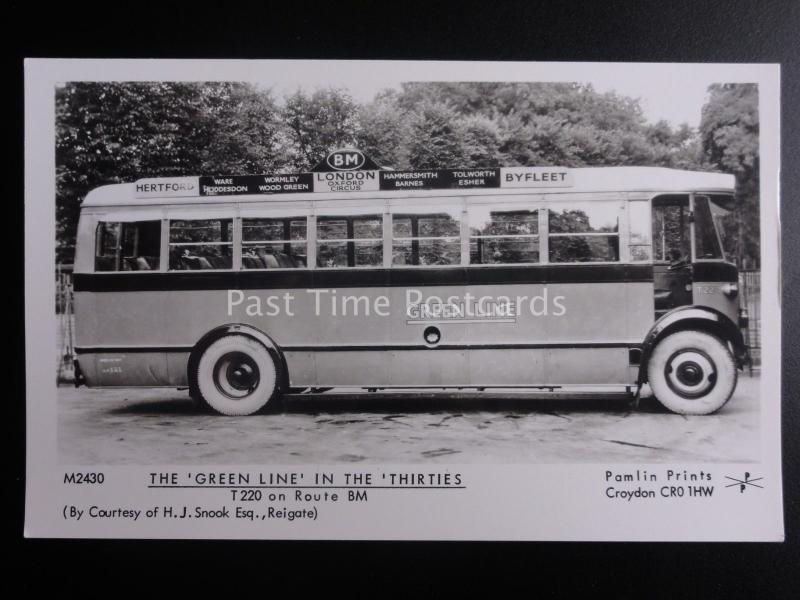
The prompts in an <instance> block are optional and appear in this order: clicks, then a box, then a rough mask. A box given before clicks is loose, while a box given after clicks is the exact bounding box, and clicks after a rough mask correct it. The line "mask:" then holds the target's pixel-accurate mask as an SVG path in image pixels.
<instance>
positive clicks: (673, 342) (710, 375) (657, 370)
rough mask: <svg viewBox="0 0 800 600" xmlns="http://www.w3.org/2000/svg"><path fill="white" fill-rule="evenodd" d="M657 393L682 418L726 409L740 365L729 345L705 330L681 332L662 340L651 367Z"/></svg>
mask: <svg viewBox="0 0 800 600" xmlns="http://www.w3.org/2000/svg"><path fill="white" fill-rule="evenodd" d="M647 377H648V380H649V382H650V387H651V389H652V390H653V394H655V397H656V398H657V399H658V401H659V402H661V404H663V405H664V406H666V407H667V408H668V409H670V410H671V411H673V412H676V413H679V414H682V415H707V414H710V413H713V412H715V411H717V410H719V409H720V408H722V407H723V406H724V405H725V403H726V402H727V401H728V400H729V399H730V397H731V395H732V394H733V390H734V389H735V388H736V379H737V371H736V363H735V361H734V358H733V355H732V354H731V351H730V350H729V349H728V346H727V345H726V344H725V343H724V342H723V341H722V340H720V339H719V338H718V337H716V336H714V335H711V334H709V333H705V332H703V331H692V330H687V331H678V332H677V333H673V334H671V335H668V336H667V337H665V338H664V339H663V340H661V341H660V342H659V343H658V345H657V346H656V348H655V350H654V351H653V354H652V356H651V357H650V361H649V363H648V365H647Z"/></svg>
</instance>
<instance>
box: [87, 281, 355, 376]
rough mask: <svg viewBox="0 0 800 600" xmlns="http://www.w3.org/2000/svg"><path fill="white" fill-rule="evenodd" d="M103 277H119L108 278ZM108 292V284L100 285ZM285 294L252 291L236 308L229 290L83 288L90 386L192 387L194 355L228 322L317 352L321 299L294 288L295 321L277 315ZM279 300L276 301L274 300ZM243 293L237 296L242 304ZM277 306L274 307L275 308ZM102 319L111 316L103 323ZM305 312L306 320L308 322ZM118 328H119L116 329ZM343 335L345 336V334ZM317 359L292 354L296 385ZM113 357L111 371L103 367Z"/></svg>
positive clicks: (291, 318)
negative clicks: (199, 345) (203, 341)
mask: <svg viewBox="0 0 800 600" xmlns="http://www.w3.org/2000/svg"><path fill="white" fill-rule="evenodd" d="M103 277H114V275H110V276H109V275H105V276H103ZM96 285H97V286H98V287H102V283H100V284H96ZM284 293H285V291H284V290H268V291H266V292H262V291H256V290H244V291H243V292H242V296H241V302H240V303H239V304H236V305H235V306H233V307H232V308H231V310H230V311H229V310H228V308H229V307H228V302H229V292H228V290H164V291H130V292H125V291H99V290H98V291H78V292H76V293H75V321H76V348H77V350H78V352H79V355H78V360H79V363H80V366H81V370H82V371H83V373H84V375H85V377H86V384H87V385H89V386H116V385H129V386H157V385H161V386H184V385H187V377H186V368H187V364H188V358H189V352H190V351H191V348H192V347H193V346H194V344H196V343H197V341H198V340H199V339H200V338H202V337H203V335H205V334H206V333H207V332H208V331H210V330H212V329H214V328H215V327H218V326H221V325H226V324H228V323H247V324H250V325H253V326H254V327H256V328H258V329H260V330H261V331H263V332H265V333H267V334H268V335H269V336H270V337H272V338H273V339H274V340H275V341H276V342H277V343H278V344H279V345H281V343H282V342H283V344H287V343H288V342H289V341H290V340H291V341H292V342H293V345H294V346H300V347H314V346H316V345H317V343H318V341H319V332H318V329H317V328H318V323H317V322H316V320H315V319H314V318H308V317H307V315H313V314H314V311H315V307H314V296H313V295H312V294H307V293H305V290H301V291H298V290H294V291H292V292H291V294H292V295H293V296H294V300H292V301H291V302H290V306H291V310H293V311H296V313H295V314H296V315H298V316H295V317H287V316H283V312H284V311H283V310H281V316H278V317H275V316H270V315H269V313H270V312H274V307H275V306H277V304H276V303H277V302H278V300H280V301H281V302H283V297H282V296H283V294H284ZM268 296H273V297H274V298H273V302H272V303H270V302H269V301H268ZM239 298H240V296H239V295H238V294H234V295H233V296H232V300H233V301H236V300H238V299H239ZM270 306H272V307H273V308H270ZM97 315H104V318H103V320H102V321H100V320H99V319H97ZM299 315H306V318H302V317H300V316H299ZM112 323H113V326H110V324H112ZM339 335H342V333H341V332H340V333H339ZM310 356H311V354H310V353H309V352H308V351H305V352H302V351H301V352H291V353H290V356H288V357H287V360H289V361H290V364H289V372H290V374H291V377H292V380H294V379H295V378H297V379H298V380H299V381H302V382H303V383H304V384H311V383H313V382H314V361H313V360H309V358H310ZM105 358H113V359H114V363H113V367H114V368H113V370H111V369H110V367H107V368H105V369H101V368H99V367H98V365H100V364H101V363H100V362H98V361H100V360H101V359H105Z"/></svg>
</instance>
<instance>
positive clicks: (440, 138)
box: [405, 100, 466, 169]
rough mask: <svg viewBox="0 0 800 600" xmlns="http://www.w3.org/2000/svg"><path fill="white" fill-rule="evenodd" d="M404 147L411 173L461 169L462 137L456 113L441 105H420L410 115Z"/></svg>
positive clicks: (463, 149)
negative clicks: (424, 170) (416, 170)
mask: <svg viewBox="0 0 800 600" xmlns="http://www.w3.org/2000/svg"><path fill="white" fill-rule="evenodd" d="M405 146H406V153H407V157H408V165H409V167H410V168H412V169H448V168H453V167H459V166H464V162H465V158H466V151H465V147H464V146H465V133H464V127H463V124H462V122H461V121H460V119H459V116H458V113H456V111H455V110H454V109H453V108H451V107H450V106H448V105H447V104H445V103H444V102H430V101H427V100H426V101H424V102H422V104H420V105H419V106H418V107H416V109H415V110H414V111H413V112H411V113H410V116H409V127H408V137H407V140H406V144H405Z"/></svg>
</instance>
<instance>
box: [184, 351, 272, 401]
mask: <svg viewBox="0 0 800 600" xmlns="http://www.w3.org/2000/svg"><path fill="white" fill-rule="evenodd" d="M196 375H197V391H198V393H199V396H200V400H201V401H202V402H203V403H204V404H205V405H206V406H208V408H210V409H211V410H213V411H215V412H217V413H220V414H223V415H228V416H244V415H252V414H253V413H256V412H258V411H260V410H262V409H267V408H273V407H275V408H277V405H278V404H279V402H280V399H279V395H280V393H279V389H278V387H279V386H278V367H277V365H276V364H275V361H274V360H273V358H272V356H271V355H270V353H269V350H267V348H265V347H264V345H263V344H260V343H259V342H258V341H256V340H254V339H253V338H250V337H248V336H244V335H226V336H224V337H221V338H220V339H218V340H216V341H215V342H213V343H212V344H210V345H209V346H208V348H206V349H205V350H204V351H203V353H202V355H201V356H200V360H199V361H198V363H197V373H196Z"/></svg>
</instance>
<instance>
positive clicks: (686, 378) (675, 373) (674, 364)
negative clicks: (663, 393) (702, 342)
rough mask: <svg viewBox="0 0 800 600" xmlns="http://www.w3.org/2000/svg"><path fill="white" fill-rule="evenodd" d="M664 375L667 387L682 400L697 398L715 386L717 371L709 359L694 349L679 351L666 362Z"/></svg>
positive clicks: (703, 353)
mask: <svg viewBox="0 0 800 600" xmlns="http://www.w3.org/2000/svg"><path fill="white" fill-rule="evenodd" d="M664 375H665V376H666V379H667V384H668V385H669V387H670V388H671V389H672V391H674V392H675V393H676V394H678V395H679V396H682V397H683V398H699V397H701V396H705V395H706V394H708V393H709V392H710V391H711V390H712V389H713V388H714V385H715V384H716V381H717V370H716V368H715V366H714V363H713V361H712V360H711V358H710V357H709V356H708V355H707V354H706V353H705V352H703V351H701V350H696V349H689V350H681V351H679V352H676V353H675V354H673V355H672V356H671V357H670V359H669V360H668V361H667V364H666V367H665V369H664Z"/></svg>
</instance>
